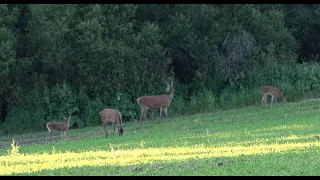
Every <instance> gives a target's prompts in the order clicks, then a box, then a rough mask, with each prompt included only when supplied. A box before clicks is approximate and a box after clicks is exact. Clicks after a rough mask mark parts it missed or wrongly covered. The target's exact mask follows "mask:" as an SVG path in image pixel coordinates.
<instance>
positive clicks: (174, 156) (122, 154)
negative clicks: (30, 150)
mask: <svg viewBox="0 0 320 180" xmlns="http://www.w3.org/2000/svg"><path fill="white" fill-rule="evenodd" d="M309 147H320V142H310V143H286V144H278V143H275V144H270V145H267V144H259V145H251V146H232V147H231V146H224V147H205V146H204V145H196V146H193V147H171V148H147V149H125V150H124V149H114V150H111V151H88V152H80V153H73V152H66V153H55V152H53V153H52V154H32V155H28V154H18V155H7V156H1V157H0V167H1V168H0V175H12V174H14V173H31V172H39V171H42V170H53V169H57V168H66V167H67V168H72V167H81V166H127V165H139V164H152V163H156V162H168V163H170V162H179V161H185V160H188V159H192V158H203V159H205V158H218V157H238V156H250V155H263V154H271V153H284V152H285V151H289V150H299V149H306V148H309Z"/></svg>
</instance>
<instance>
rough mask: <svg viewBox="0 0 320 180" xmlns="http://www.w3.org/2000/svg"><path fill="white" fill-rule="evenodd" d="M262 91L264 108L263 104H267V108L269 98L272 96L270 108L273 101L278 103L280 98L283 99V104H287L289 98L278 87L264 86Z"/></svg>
mask: <svg viewBox="0 0 320 180" xmlns="http://www.w3.org/2000/svg"><path fill="white" fill-rule="evenodd" d="M260 91H261V93H262V106H263V104H265V105H266V106H267V97H268V96H271V105H270V106H272V102H273V101H276V102H278V100H277V98H278V97H281V98H282V102H283V103H285V102H287V97H286V96H285V94H284V93H282V92H281V91H280V89H279V88H277V87H274V86H262V87H261V89H260Z"/></svg>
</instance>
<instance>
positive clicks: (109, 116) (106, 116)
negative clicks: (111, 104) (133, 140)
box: [99, 109, 123, 138]
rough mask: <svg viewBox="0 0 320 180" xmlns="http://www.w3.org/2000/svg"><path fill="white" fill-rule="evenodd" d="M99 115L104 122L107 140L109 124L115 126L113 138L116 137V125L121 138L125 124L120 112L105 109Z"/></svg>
mask: <svg viewBox="0 0 320 180" xmlns="http://www.w3.org/2000/svg"><path fill="white" fill-rule="evenodd" d="M99 115H100V118H101V121H102V122H103V130H104V133H105V135H106V137H107V138H108V132H107V125H108V123H112V124H113V136H114V131H115V128H116V124H117V126H118V132H119V136H122V134H123V124H122V115H121V113H120V111H118V110H116V109H104V110H103V111H101V112H100V113H99Z"/></svg>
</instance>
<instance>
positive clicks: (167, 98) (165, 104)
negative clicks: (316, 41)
mask: <svg viewBox="0 0 320 180" xmlns="http://www.w3.org/2000/svg"><path fill="white" fill-rule="evenodd" d="M166 91H167V92H168V94H163V95H155V96H142V97H139V98H138V99H137V103H138V104H139V105H140V107H141V115H140V120H143V119H144V120H146V121H147V117H146V115H147V111H148V110H149V109H160V116H159V118H160V119H162V112H163V111H164V113H165V114H166V119H168V108H169V106H170V104H171V101H172V99H173V92H174V89H173V82H172V81H171V84H169V83H167V89H166ZM260 91H261V93H262V106H263V105H264V104H265V105H267V97H268V96H271V105H270V106H272V103H273V102H274V101H276V102H278V100H277V98H279V97H281V98H282V100H283V103H285V102H286V101H287V98H286V96H285V95H284V93H282V92H281V91H280V89H279V88H277V87H274V86H263V87H261V89H260ZM99 115H100V119H101V121H102V122H103V130H104V133H105V135H106V137H107V138H108V132H107V125H108V124H109V123H112V125H113V135H114V131H115V127H116V125H117V127H118V132H119V136H122V134H123V124H122V115H121V113H120V111H119V110H116V109H104V110H102V111H101V112H100V113H99ZM63 119H64V120H65V121H64V122H48V123H47V124H46V126H47V129H48V131H49V134H48V136H47V138H46V143H48V137H49V136H51V138H52V134H53V133H54V132H55V131H56V130H57V131H60V132H61V140H62V136H63V135H64V136H66V135H67V132H68V129H69V121H70V119H71V116H69V117H68V118H66V117H63Z"/></svg>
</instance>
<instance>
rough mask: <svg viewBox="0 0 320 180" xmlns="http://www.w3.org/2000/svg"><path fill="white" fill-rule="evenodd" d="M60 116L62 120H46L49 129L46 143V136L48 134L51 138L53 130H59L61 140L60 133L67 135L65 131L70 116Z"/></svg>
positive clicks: (67, 127) (67, 128) (66, 130)
mask: <svg viewBox="0 0 320 180" xmlns="http://www.w3.org/2000/svg"><path fill="white" fill-rule="evenodd" d="M62 118H63V119H64V122H48V123H47V124H46V126H47V129H48V131H49V134H48V136H47V138H46V143H47V144H48V137H49V136H50V137H51V139H52V135H53V133H54V131H55V130H58V131H60V132H61V141H62V135H64V136H66V135H67V132H68V130H69V121H70V119H71V116H69V118H65V117H64V116H62Z"/></svg>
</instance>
